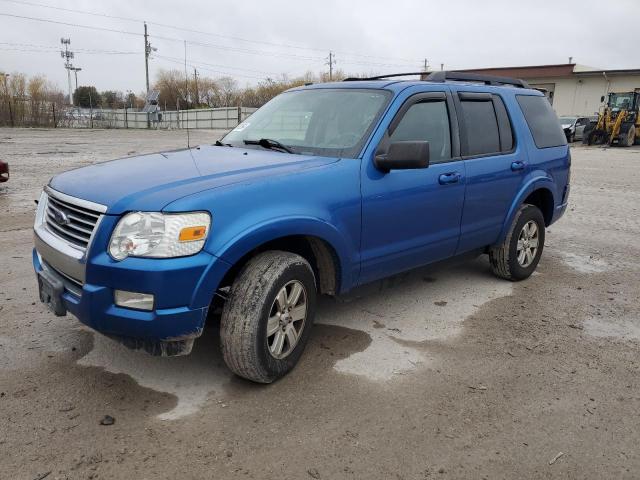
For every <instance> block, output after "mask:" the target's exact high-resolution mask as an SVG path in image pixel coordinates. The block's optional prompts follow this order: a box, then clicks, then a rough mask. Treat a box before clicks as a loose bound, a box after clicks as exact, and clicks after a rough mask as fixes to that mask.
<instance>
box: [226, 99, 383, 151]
mask: <svg viewBox="0 0 640 480" xmlns="http://www.w3.org/2000/svg"><path fill="white" fill-rule="evenodd" d="M390 97H391V92H389V91H386V90H373V89H371V90H367V89H362V90H361V89H352V88H348V89H346V88H345V89H328V88H326V89H325V88H317V89H308V90H294V91H291V92H285V93H283V94H281V95H278V96H277V97H275V98H274V99H273V100H271V101H270V102H268V103H267V104H266V105H264V106H263V107H261V108H260V109H259V110H257V111H256V112H255V113H254V114H253V115H251V116H250V117H249V118H248V119H247V120H246V121H244V122H242V123H241V124H240V125H238V126H237V127H236V128H234V129H233V130H232V131H231V132H229V133H228V134H227V135H226V136H225V137H224V138H223V139H222V142H223V143H225V144H230V145H232V146H242V147H244V146H245V141H249V142H250V143H255V142H256V141H258V140H261V139H269V140H275V141H276V142H279V143H280V144H282V145H284V146H286V147H288V148H289V149H291V150H292V151H293V153H299V154H304V155H322V156H331V157H342V158H356V157H357V156H358V154H359V153H360V150H361V149H362V146H363V144H364V142H365V141H366V139H367V136H368V134H369V133H370V132H371V129H372V128H373V126H374V123H375V121H376V120H377V119H378V118H379V116H380V114H381V113H382V110H383V108H384V107H385V106H386V104H387V102H388V100H389V98H390ZM263 143H264V142H263ZM250 146H251V147H252V148H262V147H260V146H258V145H255V146H253V145H250Z"/></svg>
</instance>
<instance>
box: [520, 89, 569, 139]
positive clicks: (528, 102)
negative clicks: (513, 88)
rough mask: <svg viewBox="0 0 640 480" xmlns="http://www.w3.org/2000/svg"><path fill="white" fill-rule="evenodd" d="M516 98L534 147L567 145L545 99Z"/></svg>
mask: <svg viewBox="0 0 640 480" xmlns="http://www.w3.org/2000/svg"><path fill="white" fill-rule="evenodd" d="M516 98H517V99H518V103H519V104H520V109H521V110H522V113H523V114H524V118H525V120H526V121H527V124H528V125H529V130H531V134H532V135H533V140H534V142H535V143H536V147H538V148H549V147H558V146H560V145H566V144H567V138H566V136H565V134H564V132H563V131H562V127H561V126H560V122H558V117H557V116H556V114H555V112H554V111H553V109H552V108H551V105H550V104H549V102H548V101H547V99H546V98H545V97H538V96H531V95H517V96H516Z"/></svg>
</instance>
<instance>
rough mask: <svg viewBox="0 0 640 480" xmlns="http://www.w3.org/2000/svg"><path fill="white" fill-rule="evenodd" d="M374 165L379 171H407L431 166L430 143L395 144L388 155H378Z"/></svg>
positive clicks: (410, 142) (390, 147) (407, 142)
mask: <svg viewBox="0 0 640 480" xmlns="http://www.w3.org/2000/svg"><path fill="white" fill-rule="evenodd" d="M373 163H374V165H375V166H376V168H378V170H381V171H383V172H388V171H390V170H407V169H413V168H427V167H428V166H429V142H413V141H406V142H393V143H392V144H391V145H389V150H388V151H387V153H384V154H380V155H376V157H375V159H374V161H373Z"/></svg>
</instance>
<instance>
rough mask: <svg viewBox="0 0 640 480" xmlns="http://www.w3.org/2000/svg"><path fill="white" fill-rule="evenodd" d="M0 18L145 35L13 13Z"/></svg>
mask: <svg viewBox="0 0 640 480" xmlns="http://www.w3.org/2000/svg"><path fill="white" fill-rule="evenodd" d="M0 1H6V0H0ZM0 16H2V17H12V18H20V19H23V20H33V21H36V22H44V23H55V24H57V25H66V26H67V27H78V28H88V29H90V30H100V31H103V32H112V33H122V34H124V35H135V36H137V37H141V36H142V35H143V34H142V33H137V32H128V31H125V30H116V29H113V28H104V27H96V26H94V25H82V24H79V23H70V22H59V21H57V20H49V19H47V18H37V17H27V16H25V15H13V14H11V13H0Z"/></svg>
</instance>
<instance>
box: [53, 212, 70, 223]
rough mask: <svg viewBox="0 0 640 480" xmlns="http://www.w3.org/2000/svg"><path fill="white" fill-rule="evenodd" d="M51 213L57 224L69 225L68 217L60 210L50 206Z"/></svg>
mask: <svg viewBox="0 0 640 480" xmlns="http://www.w3.org/2000/svg"><path fill="white" fill-rule="evenodd" d="M51 213H53V219H54V220H55V221H56V223H57V224H58V225H61V226H63V225H69V217H68V216H67V214H66V213H64V212H63V211H62V210H58V209H57V208H51Z"/></svg>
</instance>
